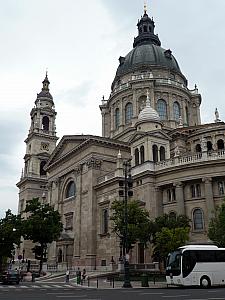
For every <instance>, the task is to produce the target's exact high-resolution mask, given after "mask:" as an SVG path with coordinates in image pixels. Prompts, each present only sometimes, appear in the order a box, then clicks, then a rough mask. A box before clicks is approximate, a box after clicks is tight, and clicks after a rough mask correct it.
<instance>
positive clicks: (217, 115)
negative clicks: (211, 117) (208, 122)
mask: <svg viewBox="0 0 225 300" xmlns="http://www.w3.org/2000/svg"><path fill="white" fill-rule="evenodd" d="M215 117H216V119H215V122H216V123H217V122H220V116H219V112H218V110H217V108H216V110H215Z"/></svg>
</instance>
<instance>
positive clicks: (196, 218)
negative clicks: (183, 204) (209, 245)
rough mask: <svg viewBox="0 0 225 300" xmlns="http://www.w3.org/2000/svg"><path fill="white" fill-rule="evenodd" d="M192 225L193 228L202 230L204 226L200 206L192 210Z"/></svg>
mask: <svg viewBox="0 0 225 300" xmlns="http://www.w3.org/2000/svg"><path fill="white" fill-rule="evenodd" d="M193 226H194V230H202V229H203V228H204V221H203V212H202V210H201V209H200V208H196V209H194V211H193Z"/></svg>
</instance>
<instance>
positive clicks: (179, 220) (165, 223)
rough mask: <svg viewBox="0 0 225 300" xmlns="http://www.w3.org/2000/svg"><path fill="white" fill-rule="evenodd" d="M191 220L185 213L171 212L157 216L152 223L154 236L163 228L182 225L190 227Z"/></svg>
mask: <svg viewBox="0 0 225 300" xmlns="http://www.w3.org/2000/svg"><path fill="white" fill-rule="evenodd" d="M189 222H190V220H189V219H188V217H187V216H185V215H171V214H164V215H162V216H159V217H157V218H156V219H155V220H154V221H153V222H152V223H153V224H152V228H153V238H154V237H155V234H156V233H157V232H160V231H161V230H162V228H164V227H165V228H169V229H174V228H180V227H188V228H190V224H189Z"/></svg>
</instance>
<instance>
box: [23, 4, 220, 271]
mask: <svg viewBox="0 0 225 300" xmlns="http://www.w3.org/2000/svg"><path fill="white" fill-rule="evenodd" d="M137 27H138V34H137V37H136V38H135V39H134V41H133V48H132V50H131V51H130V52H129V53H128V54H127V55H126V56H120V57H119V65H118V68H117V71H116V74H115V77H114V79H113V81H112V85H111V90H110V95H109V97H108V99H105V98H103V99H102V102H101V105H100V112H101V117H102V136H94V135H88V134H87V135H85V134H82V135H65V136H63V137H62V138H61V140H60V141H59V142H58V143H57V140H58V138H57V136H56V110H55V106H54V101H53V97H52V95H51V94H50V91H49V84H50V82H49V79H48V76H47V74H46V77H45V79H44V81H43V87H42V90H41V92H40V93H39V94H37V98H36V101H35V103H34V107H33V108H32V110H31V113H30V118H31V124H30V129H29V132H28V136H27V138H26V140H25V143H26V154H25V156H24V170H23V172H22V175H21V178H20V180H19V182H18V183H17V187H18V189H19V209H18V211H19V213H20V212H22V211H23V210H24V208H25V206H26V203H27V201H29V200H31V199H32V198H34V197H39V199H40V201H43V202H46V203H50V204H51V205H52V206H54V208H55V209H56V210H58V211H59V212H60V214H61V217H62V222H63V228H64V229H63V232H62V234H61V236H60V238H59V240H58V241H55V242H54V243H52V244H51V245H49V249H48V263H49V264H58V265H60V264H62V265H63V264H66V265H67V267H68V266H70V267H73V266H74V267H77V266H85V267H87V268H90V269H96V268H97V269H100V268H103V267H106V268H107V266H109V265H110V263H111V262H112V258H113V261H114V262H115V264H117V263H118V261H119V258H120V254H121V252H120V240H119V239H118V238H117V237H116V235H115V234H114V233H113V232H112V221H111V220H110V215H111V214H112V210H111V204H112V202H113V201H114V200H115V199H120V198H122V197H121V196H120V194H119V190H120V185H119V182H120V181H121V178H123V177H124V164H123V163H124V162H125V161H128V160H131V175H132V180H133V197H132V198H133V199H136V200H139V202H140V205H141V206H142V207H144V208H145V209H147V210H148V212H149V214H150V217H151V218H152V219H154V218H155V217H157V216H160V215H162V214H163V213H167V214H171V215H175V214H177V215H178V214H185V215H187V216H188V218H189V219H190V226H191V231H190V241H192V242H206V241H207V227H208V224H209V221H210V219H211V218H212V216H213V214H214V212H215V208H216V206H218V205H219V204H220V203H221V201H222V200H223V199H224V196H225V187H224V182H225V164H224V162H225V152H224V141H225V124H224V122H222V121H221V120H220V119H219V114H218V111H217V110H216V112H215V120H213V122H212V123H208V124H202V123H201V115H200V105H201V102H202V98H201V95H200V93H199V91H198V89H197V86H195V87H194V88H193V89H189V87H188V80H187V78H186V77H185V75H184V74H183V73H182V72H181V69H180V67H179V64H178V62H177V60H176V58H175V57H174V56H173V54H172V51H171V49H167V48H163V47H161V41H160V39H159V37H158V35H157V34H156V33H155V24H154V21H153V19H152V18H150V17H149V15H148V13H147V11H146V9H145V10H144V14H143V16H142V17H141V18H140V20H138V23H137ZM29 245H30V242H29V241H23V243H22V247H24V249H25V250H26V255H27V256H28V257H29V256H30V257H32V253H31V251H30V250H29V249H30V248H29ZM29 251H30V252H29ZM130 262H131V263H141V264H147V263H150V262H151V255H150V251H149V249H145V248H144V247H143V245H142V244H137V245H135V247H134V248H133V250H132V253H131V254H130Z"/></svg>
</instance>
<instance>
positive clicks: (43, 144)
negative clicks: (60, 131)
mask: <svg viewBox="0 0 225 300" xmlns="http://www.w3.org/2000/svg"><path fill="white" fill-rule="evenodd" d="M41 150H44V151H49V144H48V143H41Z"/></svg>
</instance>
